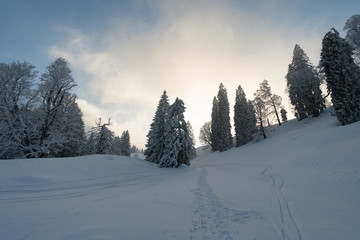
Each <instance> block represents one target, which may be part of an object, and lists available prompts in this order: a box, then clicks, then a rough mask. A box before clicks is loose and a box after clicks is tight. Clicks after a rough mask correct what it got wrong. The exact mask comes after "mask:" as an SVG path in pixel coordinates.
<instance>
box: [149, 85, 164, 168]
mask: <svg viewBox="0 0 360 240" xmlns="http://www.w3.org/2000/svg"><path fill="white" fill-rule="evenodd" d="M168 107H169V100H168V96H167V94H166V91H164V92H163V94H162V96H161V99H160V101H159V104H158V106H157V110H156V112H155V116H154V119H153V122H152V123H151V125H150V130H149V133H148V135H147V138H148V140H147V144H146V149H145V152H144V155H145V156H146V160H147V161H149V162H153V163H159V162H160V159H161V158H162V156H163V153H164V149H165V127H166V118H167V111H168Z"/></svg>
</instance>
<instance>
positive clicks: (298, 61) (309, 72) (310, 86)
mask: <svg viewBox="0 0 360 240" xmlns="http://www.w3.org/2000/svg"><path fill="white" fill-rule="evenodd" d="M286 79H287V91H288V93H289V98H290V102H291V104H292V105H293V106H294V109H295V115H296V116H297V118H298V119H299V120H302V119H304V118H306V117H307V116H309V115H312V116H314V117H317V116H319V114H320V113H321V112H322V111H323V110H324V109H325V100H324V98H323V97H322V92H321V89H320V84H321V80H320V78H319V74H318V73H317V72H316V71H315V69H314V67H313V66H312V64H311V63H310V60H309V58H308V56H307V55H306V53H305V52H304V50H303V49H302V48H301V47H300V46H299V45H297V44H296V45H295V48H294V52H293V59H292V62H291V64H289V68H288V73H287V75H286Z"/></svg>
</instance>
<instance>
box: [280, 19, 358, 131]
mask: <svg viewBox="0 0 360 240" xmlns="http://www.w3.org/2000/svg"><path fill="white" fill-rule="evenodd" d="M359 29H360V15H359V14H356V15H353V16H352V17H350V18H349V19H348V20H347V22H346V23H345V27H344V30H345V31H347V32H346V37H345V39H343V38H341V37H340V35H339V33H338V32H337V31H336V30H335V29H334V28H332V29H331V30H330V31H329V32H328V33H326V34H325V36H324V38H323V41H322V49H321V56H320V66H319V68H320V71H317V70H316V69H315V68H314V67H313V66H312V64H311V63H310V61H309V58H308V57H307V55H306V53H305V52H304V50H302V49H301V47H300V46H299V45H295V48H294V53H293V59H292V62H291V64H290V65H289V69H288V74H287V75H286V79H287V90H288V93H289V98H290V102H291V104H292V105H293V106H294V110H295V116H296V117H297V118H298V119H299V120H301V119H304V118H306V117H308V116H314V117H317V116H319V114H320V113H321V112H322V111H323V110H324V109H325V100H324V97H323V96H322V91H321V89H320V85H321V83H322V78H323V79H325V81H326V85H327V91H328V93H329V94H330V95H331V101H332V104H333V107H334V110H335V113H336V116H337V118H338V120H339V121H340V122H341V123H342V124H343V125H345V124H350V123H352V122H356V121H359V120H360V67H359V65H358V64H359V63H360V31H359ZM329 94H328V95H329Z"/></svg>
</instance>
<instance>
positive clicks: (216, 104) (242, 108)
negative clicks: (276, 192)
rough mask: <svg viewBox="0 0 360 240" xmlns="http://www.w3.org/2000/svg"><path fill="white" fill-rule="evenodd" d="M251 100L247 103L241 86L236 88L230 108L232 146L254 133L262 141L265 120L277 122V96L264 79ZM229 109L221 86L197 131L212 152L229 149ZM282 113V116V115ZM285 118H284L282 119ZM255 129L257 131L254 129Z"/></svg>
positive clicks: (224, 90)
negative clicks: (207, 118)
mask: <svg viewBox="0 0 360 240" xmlns="http://www.w3.org/2000/svg"><path fill="white" fill-rule="evenodd" d="M254 97H255V98H254V100H253V101H250V100H247V98H246V94H245V92H244V90H243V89H242V87H241V85H239V86H238V88H237V89H236V97H235V105H234V128H235V145H236V147H239V146H242V145H244V144H246V143H248V142H249V141H251V140H252V139H253V138H254V137H255V136H256V134H257V133H259V134H261V135H263V136H264V138H266V135H265V130H264V124H265V122H267V123H268V124H269V122H270V121H269V117H271V116H272V115H274V116H275V117H276V119H277V121H278V123H279V125H281V122H280V118H279V114H278V112H279V108H281V97H280V96H278V95H276V94H272V93H271V88H270V85H269V83H268V81H267V80H264V81H263V82H262V83H261V84H260V89H259V90H257V91H256V93H255V94H254ZM284 111H285V110H283V109H282V111H281V113H282V116H283V120H284V119H285V121H286V111H285V112H284ZM229 114H230V108H229V101H228V97H227V90H226V88H225V87H224V85H223V84H222V83H221V84H220V86H219V91H218V95H217V96H216V97H214V99H213V106H212V113H211V121H210V122H206V123H205V124H204V125H203V126H202V127H201V129H200V135H199V138H200V140H201V141H202V142H203V143H204V144H208V145H210V146H211V148H212V151H226V150H227V149H230V148H232V147H233V137H232V134H231V123H230V115H229ZM284 114H285V116H284ZM284 117H285V118H284ZM257 125H258V126H259V128H258V127H257ZM259 130H260V131H259Z"/></svg>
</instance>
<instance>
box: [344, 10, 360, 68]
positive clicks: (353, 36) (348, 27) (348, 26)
mask: <svg viewBox="0 0 360 240" xmlns="http://www.w3.org/2000/svg"><path fill="white" fill-rule="evenodd" d="M344 31H346V36H345V40H346V41H347V42H348V43H349V44H350V45H351V46H352V47H353V57H354V61H355V63H356V64H357V65H358V66H359V65H360V14H355V15H353V16H351V17H350V18H349V19H348V20H347V21H346V23H345V26H344Z"/></svg>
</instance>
